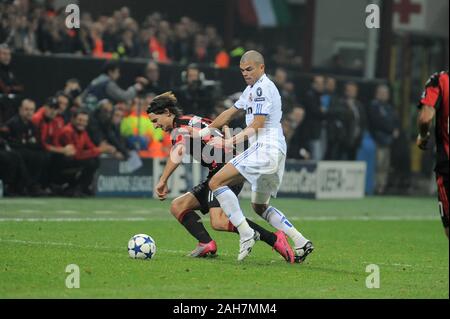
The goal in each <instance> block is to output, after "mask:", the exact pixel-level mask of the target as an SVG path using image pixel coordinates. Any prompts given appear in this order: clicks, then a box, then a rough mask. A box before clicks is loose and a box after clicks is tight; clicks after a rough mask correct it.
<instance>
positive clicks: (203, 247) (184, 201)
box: [170, 193, 217, 257]
mask: <svg viewBox="0 0 450 319" xmlns="http://www.w3.org/2000/svg"><path fill="white" fill-rule="evenodd" d="M200 207H201V204H200V203H199V201H198V200H197V198H196V197H195V196H194V195H193V194H192V193H186V194H184V195H182V196H180V197H177V198H176V199H174V200H173V201H172V204H171V205H170V212H171V213H172V215H173V216H174V217H175V218H176V219H177V220H178V221H179V222H180V224H181V225H183V226H184V228H186V230H187V231H188V232H189V233H190V234H191V235H192V236H193V237H194V238H195V239H197V240H198V242H199V244H198V245H197V247H196V248H195V249H194V250H193V251H192V252H191V254H190V256H192V257H203V256H206V255H208V254H215V253H216V251H217V246H216V243H215V242H214V241H213V240H212V238H211V236H210V235H209V233H208V231H207V230H206V228H205V226H204V225H203V223H202V221H201V219H200V216H198V214H197V213H196V212H195V210H197V209H200Z"/></svg>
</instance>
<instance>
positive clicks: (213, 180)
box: [208, 177, 222, 190]
mask: <svg viewBox="0 0 450 319" xmlns="http://www.w3.org/2000/svg"><path fill="white" fill-rule="evenodd" d="M221 186H222V185H221V183H220V181H219V179H218V178H215V177H213V178H211V180H210V181H209V183H208V187H209V189H211V190H216V189H218V188H219V187H221Z"/></svg>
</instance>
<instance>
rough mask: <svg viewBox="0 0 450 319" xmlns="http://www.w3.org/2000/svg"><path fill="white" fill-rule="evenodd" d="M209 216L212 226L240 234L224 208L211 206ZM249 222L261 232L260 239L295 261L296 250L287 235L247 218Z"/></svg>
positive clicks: (215, 228) (286, 257)
mask: <svg viewBox="0 0 450 319" xmlns="http://www.w3.org/2000/svg"><path fill="white" fill-rule="evenodd" d="M209 216H210V221H211V227H212V228H213V229H214V230H217V231H226V232H231V233H236V234H238V233H239V232H238V231H237V228H236V227H234V225H233V224H232V223H231V222H230V220H229V219H228V217H227V216H226V215H225V213H224V212H223V210H222V208H220V207H214V208H210V210H209ZM247 223H248V224H249V225H250V227H251V228H253V229H254V230H256V231H257V232H258V233H259V234H260V240H261V241H263V242H265V243H266V244H267V245H269V246H270V247H272V248H273V249H274V250H276V251H277V252H278V253H279V254H280V255H281V256H282V257H283V258H284V259H285V260H286V261H287V262H290V263H293V262H294V260H295V259H294V252H293V251H292V248H291V246H289V243H288V242H287V240H286V236H285V235H284V233H282V232H277V233H273V232H270V231H268V230H267V229H265V228H264V227H262V226H260V225H258V224H256V223H255V222H253V221H251V220H249V219H247Z"/></svg>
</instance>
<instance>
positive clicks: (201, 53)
mask: <svg viewBox="0 0 450 319" xmlns="http://www.w3.org/2000/svg"><path fill="white" fill-rule="evenodd" d="M64 9H65V8H64V7H63V8H61V9H59V10H56V9H55V4H54V1H52V0H46V1H45V2H44V3H43V4H39V3H34V2H32V1H29V0H19V1H14V4H8V2H7V1H6V2H5V3H2V2H0V43H6V44H8V45H9V46H10V47H11V48H12V49H13V50H14V51H15V52H23V53H27V54H58V53H70V54H77V55H84V56H94V57H100V58H144V59H149V58H151V59H152V60H154V61H155V62H158V63H165V64H170V63H181V64H188V63H201V64H207V65H212V66H215V67H219V68H227V67H229V66H230V65H236V63H238V62H239V58H240V56H242V54H243V53H244V52H245V50H246V49H248V48H252V49H256V50H258V51H260V52H262V53H263V54H265V56H266V57H267V58H268V59H269V61H268V62H270V63H272V64H277V65H283V66H290V67H301V64H302V58H301V57H300V55H299V54H298V53H297V52H295V50H293V49H292V48H289V47H287V46H285V45H279V46H277V47H276V48H274V49H273V50H271V52H266V49H265V47H264V46H263V45H262V44H261V43H255V42H253V41H250V40H249V41H242V40H240V39H238V38H237V39H235V40H234V43H233V47H232V49H231V50H226V49H225V47H224V41H223V38H222V37H221V36H220V34H219V33H218V31H217V29H216V27H214V26H212V25H203V24H201V23H199V22H197V21H194V20H193V19H191V18H190V17H181V18H180V20H179V21H177V22H173V23H170V22H169V21H168V20H167V19H166V18H165V17H164V16H163V15H162V14H160V13H158V12H155V13H152V14H150V15H148V16H147V17H146V18H145V20H144V21H143V22H142V23H138V22H137V21H136V20H135V19H134V18H133V17H132V16H131V14H130V10H129V8H127V7H123V8H121V9H120V10H117V11H115V12H114V13H113V15H112V16H100V17H98V18H97V19H93V17H92V16H91V14H90V13H89V12H82V13H81V21H80V28H79V29H68V28H67V27H66V25H65V23H66V22H65V19H66V14H65V12H64Z"/></svg>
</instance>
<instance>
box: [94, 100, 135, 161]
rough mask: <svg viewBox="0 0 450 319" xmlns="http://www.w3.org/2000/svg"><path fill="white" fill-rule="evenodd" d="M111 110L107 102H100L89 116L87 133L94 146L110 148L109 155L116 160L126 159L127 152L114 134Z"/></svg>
mask: <svg viewBox="0 0 450 319" xmlns="http://www.w3.org/2000/svg"><path fill="white" fill-rule="evenodd" d="M113 110H114V107H113V105H112V103H111V102H110V101H109V100H106V99H105V100H102V101H100V102H99V106H98V108H97V109H96V110H94V111H93V112H92V113H91V114H90V116H89V125H88V128H87V132H88V135H89V137H90V138H91V140H92V142H93V143H94V144H95V145H97V146H100V145H102V144H106V145H109V146H111V147H112V148H113V152H112V153H111V155H112V156H113V157H114V158H116V159H118V160H123V159H126V158H128V150H127V149H126V147H125V145H124V144H123V143H121V141H120V139H118V138H117V135H116V134H115V132H114V128H113V122H112V117H113Z"/></svg>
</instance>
